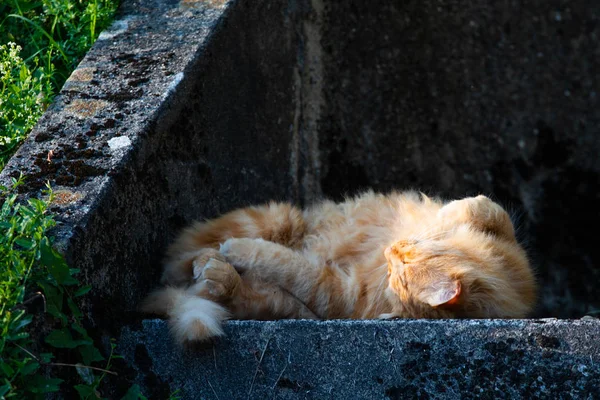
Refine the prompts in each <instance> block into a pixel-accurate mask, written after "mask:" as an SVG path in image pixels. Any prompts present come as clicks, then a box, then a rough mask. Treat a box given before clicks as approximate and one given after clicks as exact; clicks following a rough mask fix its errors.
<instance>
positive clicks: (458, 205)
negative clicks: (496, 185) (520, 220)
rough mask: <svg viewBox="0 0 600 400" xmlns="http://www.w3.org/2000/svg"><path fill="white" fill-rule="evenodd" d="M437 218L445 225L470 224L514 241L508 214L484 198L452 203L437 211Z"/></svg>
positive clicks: (479, 197)
mask: <svg viewBox="0 0 600 400" xmlns="http://www.w3.org/2000/svg"><path fill="white" fill-rule="evenodd" d="M438 218H440V219H441V221H442V223H444V224H446V225H451V224H471V225H472V226H474V227H476V228H478V229H481V230H483V231H485V232H491V233H494V234H497V235H499V236H503V237H505V238H507V239H511V240H514V228H513V225H512V222H511V220H510V217H509V215H508V213H507V212H506V211H505V210H504V208H502V206H500V204H498V203H495V202H493V201H492V200H490V199H489V198H488V197H486V196H482V195H479V196H477V197H467V198H464V199H462V200H455V201H452V202H450V203H448V204H446V205H445V206H444V207H442V208H441V209H440V210H439V211H438Z"/></svg>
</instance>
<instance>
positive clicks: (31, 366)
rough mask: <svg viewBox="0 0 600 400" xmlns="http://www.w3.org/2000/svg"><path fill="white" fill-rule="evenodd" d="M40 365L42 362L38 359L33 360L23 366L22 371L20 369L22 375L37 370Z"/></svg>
mask: <svg viewBox="0 0 600 400" xmlns="http://www.w3.org/2000/svg"><path fill="white" fill-rule="evenodd" d="M39 367H40V364H39V363H38V362H36V361H32V362H30V363H28V364H26V365H25V366H24V367H23V368H21V371H19V372H20V373H21V375H29V374H31V373H33V372H35V371H37V369H38V368H39Z"/></svg>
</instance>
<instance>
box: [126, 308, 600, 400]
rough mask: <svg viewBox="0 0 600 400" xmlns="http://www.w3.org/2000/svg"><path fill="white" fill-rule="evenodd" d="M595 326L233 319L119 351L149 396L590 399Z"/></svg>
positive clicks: (129, 338)
mask: <svg viewBox="0 0 600 400" xmlns="http://www.w3.org/2000/svg"><path fill="white" fill-rule="evenodd" d="M599 335H600V320H595V321H561V320H553V319H550V320H515V321H506V320H504V321H500V320H496V321H490V320H481V321H477V320H471V321H457V320H451V321H424V320H402V321H323V322H314V321H291V320H288V321H279V322H255V321H232V322H230V323H229V324H228V325H227V326H226V336H225V337H223V338H220V339H217V340H216V341H215V342H214V343H210V344H207V345H205V346H204V347H203V348H201V349H180V348H177V347H176V346H174V345H173V343H171V341H170V340H169V333H168V328H167V326H166V324H165V323H164V322H163V321H160V320H148V321H145V322H144V323H143V325H142V326H141V327H138V329H137V330H133V329H130V328H127V329H126V330H125V332H124V334H123V336H122V338H121V345H120V347H119V349H120V351H121V352H122V354H123V355H124V356H125V358H126V359H128V360H131V361H132V362H133V363H134V365H136V374H138V375H137V376H138V380H139V381H140V382H143V383H150V384H152V385H153V386H154V387H155V388H162V390H163V391H162V392H160V393H159V392H156V393H155V395H156V398H166V396H165V395H168V393H167V392H168V390H176V389H179V392H178V393H179V394H180V395H181V396H182V397H183V398H186V399H188V398H189V399H200V398H202V399H417V398H418V399H469V398H487V399H492V398H496V399H536V398H546V399H569V398H578V399H593V398H597V396H598V394H599V393H600V391H599V389H600V348H599V346H598V337H599Z"/></svg>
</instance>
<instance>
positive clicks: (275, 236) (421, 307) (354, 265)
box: [143, 192, 536, 342]
mask: <svg viewBox="0 0 600 400" xmlns="http://www.w3.org/2000/svg"><path fill="white" fill-rule="evenodd" d="M162 283H163V284H164V285H165V286H166V287H165V288H163V289H159V290H157V291H155V292H154V293H152V294H151V295H150V296H149V297H148V298H147V299H146V301H145V303H144V305H143V310H144V311H146V312H152V313H156V314H160V315H163V316H166V317H168V318H169V320H170V323H171V326H172V329H173V332H174V335H175V337H176V339H177V340H178V341H179V342H187V341H194V340H205V339H207V338H210V337H212V336H217V335H220V334H222V332H223V331H222V328H221V323H222V321H223V320H224V319H226V318H229V317H232V318H237V319H280V318H309V319H334V318H355V319H356V318H363V319H368V318H396V317H399V318H522V317H525V316H526V315H527V314H528V313H529V312H530V311H531V310H532V308H533V306H534V303H535V298H536V284H535V279H534V276H533V273H532V270H531V267H530V264H529V262H528V260H527V256H526V254H525V251H524V250H523V248H522V247H521V246H520V245H519V244H518V243H517V240H516V238H515V233H514V228H513V224H512V223H511V220H510V218H509V216H508V214H507V213H506V211H505V210H504V209H503V208H502V207H501V206H500V205H498V204H496V203H494V202H493V201H491V200H490V199H488V198H487V197H485V196H477V197H469V198H465V199H462V200H456V201H452V202H447V203H445V202H443V201H441V200H439V199H432V198H429V197H427V196H425V195H423V194H419V193H416V192H394V193H391V194H387V195H384V194H376V193H373V192H366V193H364V194H362V195H359V196H357V197H355V198H353V199H348V200H346V201H345V202H342V203H334V202H331V201H323V202H321V203H319V204H317V205H315V206H313V207H310V208H308V209H306V210H304V211H301V210H299V209H298V208H296V207H293V206H291V205H289V204H285V203H270V204H267V205H263V206H258V207H249V208H244V209H240V210H236V211H233V212H230V213H228V214H226V215H224V216H222V217H220V218H217V219H215V220H212V221H208V222H203V223H196V224H194V225H192V226H191V227H190V228H188V229H186V230H185V231H184V232H183V233H182V234H181V235H180V236H179V238H178V239H177V240H176V241H175V243H174V244H173V245H172V246H171V247H170V249H169V251H168V255H167V261H166V263H165V270H164V273H163V277H162Z"/></svg>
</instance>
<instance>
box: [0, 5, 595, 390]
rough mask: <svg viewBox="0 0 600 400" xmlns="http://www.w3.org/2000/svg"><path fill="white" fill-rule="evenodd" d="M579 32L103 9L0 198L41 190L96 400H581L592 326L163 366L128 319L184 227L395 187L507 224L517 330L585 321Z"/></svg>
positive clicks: (236, 338)
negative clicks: (521, 263)
mask: <svg viewBox="0 0 600 400" xmlns="http://www.w3.org/2000/svg"><path fill="white" fill-rule="evenodd" d="M599 18H600V3H597V2H590V1H585V0H576V1H570V2H566V1H563V0H551V1H540V0H526V1H521V2H489V1H484V0H474V1H470V2H466V1H458V0H448V1H439V0H423V1H405V2H401V3H398V2H396V3H394V2H383V1H373V2H334V1H329V0H287V1H277V2H273V1H268V0H254V1H251V0H231V1H221V0H218V1H217V0H212V1H210V0H196V1H194V0H182V1H175V0H148V1H140V0H123V1H122V6H121V10H120V13H119V16H118V17H117V20H116V21H115V23H114V24H113V26H112V27H111V28H110V29H108V30H107V31H105V32H104V33H102V35H101V38H100V39H99V40H98V42H97V43H96V44H95V45H94V47H93V48H92V50H91V51H90V52H89V53H88V55H87V56H86V57H85V58H84V59H83V60H82V62H81V64H80V66H79V68H78V69H77V70H76V71H74V72H73V74H72V76H71V77H70V79H69V80H68V81H67V83H66V85H65V87H64V88H63V90H62V91H61V93H60V94H59V95H58V96H57V98H56V100H55V102H54V103H53V104H52V105H51V106H50V108H49V109H48V112H47V113H46V114H45V115H44V116H43V117H42V119H41V121H40V122H39V124H38V125H37V127H36V128H35V129H34V131H33V132H32V134H31V136H30V137H29V139H28V140H27V142H26V143H25V145H24V146H23V147H22V148H21V149H20V150H19V152H18V153H17V154H16V155H15V156H14V157H13V158H12V159H11V161H10V162H9V163H8V165H7V166H6V168H5V169H4V170H3V171H2V173H0V183H1V184H5V185H6V184H7V183H9V181H10V178H11V177H16V176H18V175H19V174H21V173H22V174H24V175H25V177H26V184H25V185H24V186H22V187H21V188H20V190H21V193H22V194H23V196H29V195H39V193H40V190H41V189H42V188H43V187H44V185H45V183H46V182H50V184H51V185H52V186H53V188H54V191H55V194H56V200H55V202H54V203H53V205H52V209H51V210H52V211H53V212H54V213H55V215H56V216H57V219H58V221H59V222H60V225H59V226H58V227H57V229H56V231H55V235H56V238H57V241H56V243H57V245H58V246H59V247H60V249H61V250H62V251H63V252H64V253H65V255H66V256H67V259H68V261H69V263H70V265H71V267H73V268H78V269H80V270H81V279H82V281H84V282H85V283H88V284H91V285H92V286H93V290H92V291H91V292H90V293H89V294H88V295H87V296H86V297H84V300H83V302H84V304H83V309H84V311H85V312H86V314H87V316H88V323H89V326H90V328H91V330H92V331H93V332H94V335H95V336H96V337H101V338H103V339H104V341H105V343H106V349H109V345H108V339H109V338H111V337H116V338H117V339H118V342H119V343H120V348H119V349H120V351H122V352H123V354H124V355H125V361H118V360H115V366H116V367H117V368H118V369H119V373H120V375H119V376H120V377H123V378H124V379H125V380H126V381H127V382H122V381H120V380H114V381H113V378H112V377H107V380H108V381H109V382H111V385H112V389H111V390H113V389H114V390H113V392H114V393H112V395H111V396H110V397H112V398H119V396H120V395H122V394H123V393H124V391H125V390H127V388H128V387H129V385H130V383H131V382H134V381H135V382H138V383H140V384H141V385H142V386H143V387H144V388H145V390H146V393H147V394H149V396H150V397H152V398H168V396H169V395H170V394H171V393H172V391H174V390H176V389H178V388H180V389H181V390H182V393H184V394H185V396H184V397H187V398H196V397H205V398H211V396H213V395H214V394H215V393H218V396H217V397H218V398H221V399H224V398H229V397H228V396H233V398H238V397H251V398H252V397H254V398H262V397H267V398H270V397H273V398H331V397H333V398H357V397H363V395H365V396H366V397H367V398H370V397H375V398H377V397H378V396H380V397H385V396H387V397H389V398H400V397H419V396H423V397H425V395H427V396H431V397H436V396H438V397H440V398H444V397H446V398H447V397H450V398H452V397H453V396H455V393H460V394H461V396H462V397H469V396H473V397H516V398H518V397H519V396H520V397H522V398H529V397H542V398H543V397H546V398H561V397H564V398H568V397H575V398H593V397H594V396H597V395H595V393H598V391H597V390H596V391H594V389H596V388H597V386H598V383H597V382H598V379H599V373H598V369H597V365H598V344H597V343H598V342H597V338H598V337H599V336H600V332H599V331H598V323H597V322H593V321H591V322H584V321H579V320H565V321H550V322H548V321H546V322H544V323H538V322H536V321H535V320H532V321H435V322H432V321H397V322H374V321H365V322H356V321H355V322H348V321H331V322H318V323H316V322H302V321H300V322H296V321H281V322H272V323H271V322H269V323H259V322H235V321H232V322H230V323H229V324H228V326H227V332H228V336H227V337H226V338H225V339H221V340H219V341H218V342H217V344H216V345H215V347H214V351H213V349H212V348H211V347H210V346H208V347H206V346H205V347H203V348H202V347H201V348H198V349H192V350H190V351H188V352H184V353H180V352H179V351H178V350H177V349H175V348H174V347H173V346H172V345H171V342H170V339H169V336H168V332H167V327H166V325H165V324H164V322H159V321H142V316H141V315H140V314H139V313H138V312H137V310H136V308H137V304H138V302H139V300H140V299H141V298H142V297H143V296H145V295H146V294H147V293H148V291H149V290H150V289H151V288H152V287H154V286H155V285H156V283H157V282H158V278H159V275H160V262H161V257H162V255H163V253H164V249H165V247H166V246H167V245H168V243H169V242H170V241H171V240H172V238H173V236H174V235H175V234H176V232H177V231H178V230H179V229H180V228H182V227H183V226H184V225H186V224H188V223H189V222H190V221H191V220H193V219H202V218H211V217H214V216H216V215H218V214H220V213H223V212H226V211H228V210H231V209H232V208H235V207H240V206H244V205H248V204H254V203H258V202H263V201H266V200H269V199H278V200H289V201H292V202H295V203H297V204H300V205H302V204H307V203H310V202H312V201H314V200H316V199H319V198H321V197H323V196H328V197H333V198H340V197H341V196H343V195H344V194H352V193H354V192H356V191H358V190H361V189H363V188H365V187H373V188H376V189H381V190H387V189H390V188H398V189H402V188H407V187H415V188H419V189H422V190H424V191H426V192H429V193H433V194H440V195H443V196H447V197H455V196H464V195H467V194H475V193H484V194H488V195H492V196H494V197H495V198H496V199H498V200H500V201H501V202H503V203H504V204H507V205H508V207H509V208H512V209H513V210H514V211H515V214H516V216H517V220H518V222H519V226H520V228H519V229H520V232H521V236H522V238H523V239H524V240H525V241H526V243H525V244H526V246H527V248H528V251H529V253H530V254H531V256H532V260H533V263H534V265H535V266H536V269H537V275H538V278H539V281H540V287H541V293H540V301H539V303H540V306H539V309H538V311H537V316H552V317H561V318H579V317H581V316H582V315H584V314H586V313H593V312H594V310H596V312H597V310H598V309H600V300H599V299H600V285H598V282H599V281H600V268H599V267H598V266H599V265H600V253H599V248H598V246H597V244H596V236H595V235H593V234H589V233H588V232H589V231H590V228H589V227H593V226H597V225H599V224H600V212H599V211H598V210H599V208H598V206H597V205H598V200H599V196H600V186H599V185H600V161H599V160H600V159H599V158H598V157H597V154H598V153H599V151H600V135H598V129H599V128H600V113H599V112H598V110H599V108H598V107H597V106H598V104H597V103H598V99H597V97H598V96H597V95H598V93H599V89H600V88H599V87H598V78H597V74H596V72H595V71H598V70H599V68H600V65H598V64H599V59H600V58H599V57H598V52H599V50H598V49H599V48H600V46H599V43H598V40H599V39H598V38H599V37H600V23H599ZM267 341H268V342H269V345H268V346H266V343H267ZM319 346H321V348H320V349H319V348H318V347H319ZM265 348H266V350H265V353H264V358H263V361H262V362H260V363H258V362H257V361H256V360H257V359H260V356H261V354H262V351H263V349H265ZM257 352H258V353H257ZM288 356H289V357H290V358H289V361H288ZM215 357H216V360H217V366H216V367H215V368H216V369H215V370H213V369H211V368H213V367H214V365H215ZM219 360H221V361H219ZM588 360H589V362H588ZM258 364H260V366H259V368H258V369H257V365H258ZM438 367H439V368H438ZM357 368H358V369H360V371H359V372H357V371H358V370H357ZM189 371H193V374H192V373H190V372H189ZM215 371H218V373H216V372H215ZM282 371H283V372H282ZM311 371H314V374H313V375H311ZM442 371H443V372H442ZM361 373H362V374H361ZM336 374H337V375H336ZM194 375H195V376H194ZM280 375H281V376H280ZM205 376H206V377H210V379H208V378H207V379H206V382H205V381H204V377H205ZM255 376H256V377H255ZM538 377H541V378H540V380H538ZM252 380H254V385H252V384H251V382H252ZM215 385H216V386H215ZM211 386H212V387H211ZM250 387H252V391H250ZM480 389H482V390H483V391H481V390H480ZM496 389H497V390H496ZM444 390H445V392H444ZM196 393H200V394H201V396H200V395H198V396H197V395H196ZM344 394H345V395H347V397H344ZM508 394H510V396H509V395H508ZM359 395H360V396H359Z"/></svg>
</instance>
